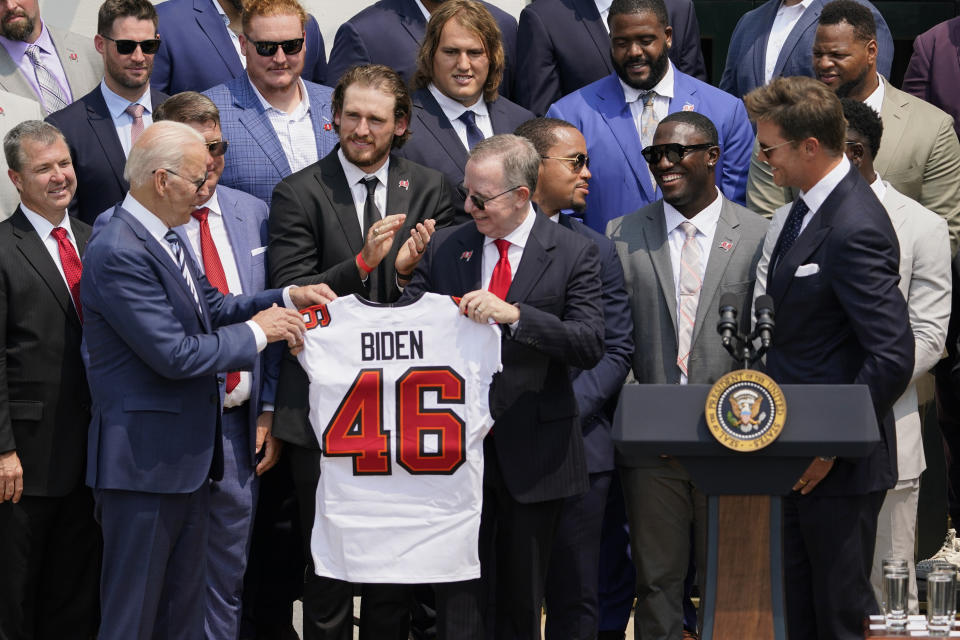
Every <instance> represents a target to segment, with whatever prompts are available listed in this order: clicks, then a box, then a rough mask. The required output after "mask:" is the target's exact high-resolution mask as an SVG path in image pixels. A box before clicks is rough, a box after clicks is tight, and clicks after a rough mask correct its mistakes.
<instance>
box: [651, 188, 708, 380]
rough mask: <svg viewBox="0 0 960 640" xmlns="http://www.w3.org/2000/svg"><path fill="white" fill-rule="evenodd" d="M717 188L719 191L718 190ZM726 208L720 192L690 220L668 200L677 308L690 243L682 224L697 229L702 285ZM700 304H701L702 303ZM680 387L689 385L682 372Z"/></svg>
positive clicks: (666, 212) (665, 214) (666, 217)
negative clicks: (683, 258)
mask: <svg viewBox="0 0 960 640" xmlns="http://www.w3.org/2000/svg"><path fill="white" fill-rule="evenodd" d="M714 188H716V187H714ZM722 207H723V197H722V196H721V195H720V190H719V189H717V194H716V197H715V198H714V200H713V202H711V203H710V204H708V205H707V206H706V207H704V208H703V210H702V211H700V212H699V213H698V214H697V215H695V216H693V217H692V218H690V219H689V220H688V219H687V218H685V217H684V216H683V214H682V213H680V212H679V211H677V210H676V209H675V208H674V207H673V205H671V204H670V203H669V202H667V201H666V200H664V201H663V217H664V222H665V224H666V229H667V245H668V246H669V247H670V267H671V269H672V270H673V287H674V294H675V296H676V298H675V301H676V308H677V309H679V308H680V254H681V252H682V251H683V245H684V243H685V242H686V240H687V234H686V233H684V232H683V229H681V228H680V225H681V223H684V222H689V223H691V224H692V225H693V226H695V227H696V228H697V234H696V235H695V236H694V240H696V242H697V244H698V245H699V246H700V256H701V258H700V273H698V274H697V275H698V276H700V281H701V282H703V278H704V275H705V274H706V273H707V260H708V259H709V258H710V248H711V247H712V246H713V239H714V236H716V234H717V223H718V222H719V221H720V209H721V208H722ZM701 302H702V301H701ZM698 304H700V303H698ZM680 384H687V375H686V374H685V373H683V371H681V372H680Z"/></svg>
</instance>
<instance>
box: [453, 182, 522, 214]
mask: <svg viewBox="0 0 960 640" xmlns="http://www.w3.org/2000/svg"><path fill="white" fill-rule="evenodd" d="M522 186H523V185H519V184H518V185H517V186H515V187H510V188H509V189H507V190H506V191H503V192H501V193H498V194H497V195H495V196H490V197H489V198H481V197H480V196H478V195H476V194H472V193H469V192H468V191H467V188H466V187H465V186H463V185H460V186H459V187H457V192H458V193H459V194H460V196H461V197H462V198H463V199H464V200H466V199H467V198H469V199H470V202H472V203H473V206H475V207H476V208H477V209H479V210H480V211H483V210H484V209H485V208H486V206H487V203H488V202H490V201H491V200H493V199H495V198H499V197H500V196H502V195H506V194H508V193H510V192H511V191H516V190H517V189H519V188H520V187H522Z"/></svg>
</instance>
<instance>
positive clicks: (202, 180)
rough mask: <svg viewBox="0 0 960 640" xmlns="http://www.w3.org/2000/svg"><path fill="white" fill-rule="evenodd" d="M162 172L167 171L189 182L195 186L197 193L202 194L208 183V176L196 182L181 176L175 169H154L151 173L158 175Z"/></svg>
mask: <svg viewBox="0 0 960 640" xmlns="http://www.w3.org/2000/svg"><path fill="white" fill-rule="evenodd" d="M161 170H162V171H166V172H167V173H169V174H170V175H174V176H177V177H178V178H180V179H181V180H186V181H187V182H189V183H190V184H192V185H193V186H195V187H196V188H197V193H199V192H200V189H202V188H203V185H204V183H206V181H207V176H206V174H204V176H203V177H202V178H197V179H196V180H191V179H190V178H186V177H184V176H182V175H180V174H179V173H177V172H176V171H174V170H173V169H154V170H153V171H151V173H156V172H157V171H161Z"/></svg>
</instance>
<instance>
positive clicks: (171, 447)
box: [80, 122, 333, 638]
mask: <svg viewBox="0 0 960 640" xmlns="http://www.w3.org/2000/svg"><path fill="white" fill-rule="evenodd" d="M209 157H210V156H209V154H208V151H207V148H206V141H205V140H204V138H203V136H201V135H200V134H199V133H197V132H196V131H195V130H193V129H191V128H190V127H188V126H186V125H184V124H180V123H175V122H164V123H157V125H155V126H152V127H151V128H150V129H149V130H148V131H146V132H144V134H143V136H141V138H140V139H139V140H138V141H137V143H136V144H134V147H133V149H132V150H131V154H130V158H129V160H128V162H127V167H126V171H125V173H126V176H127V178H128V180H129V181H130V185H131V187H130V191H129V193H128V194H127V197H126V198H125V199H124V201H123V202H122V203H121V204H120V205H118V206H117V207H116V208H115V210H114V214H113V217H112V218H111V219H110V221H109V222H108V223H107V224H106V226H105V227H104V228H103V230H102V231H101V232H100V233H99V234H98V235H97V237H96V238H95V239H94V240H93V241H91V242H90V243H89V245H88V247H87V254H86V261H85V265H84V266H85V269H84V274H83V279H82V280H81V285H80V290H81V291H80V296H81V302H82V305H83V310H84V321H85V326H84V329H85V334H84V338H85V340H86V344H87V349H88V352H89V366H88V375H89V381H90V388H91V394H92V397H93V417H92V420H91V424H90V431H89V434H88V454H89V458H88V464H87V484H88V485H90V486H91V487H92V488H93V489H94V492H95V497H96V502H97V505H96V513H97V517H98V520H99V521H100V523H101V526H102V527H103V534H104V557H103V573H102V577H101V589H100V592H101V596H102V622H101V627H100V637H102V638H135V637H146V636H149V637H175V638H202V637H204V630H203V609H204V601H205V597H204V588H205V584H206V562H205V559H204V558H205V554H206V541H207V535H208V531H209V514H208V509H209V505H210V484H209V479H211V478H212V479H214V480H220V479H222V478H223V471H224V450H223V442H222V439H221V433H222V428H223V421H222V419H221V409H222V402H221V398H220V385H219V382H218V372H224V371H238V370H248V371H249V370H250V369H251V368H252V367H253V366H254V365H255V364H256V361H257V354H258V353H259V352H260V351H262V350H263V349H264V348H265V347H266V346H267V344H268V343H270V342H279V341H286V342H287V344H288V345H290V346H291V347H292V348H297V347H299V346H302V332H303V330H304V326H303V321H302V320H301V318H300V315H299V313H297V311H296V308H297V307H303V306H307V305H310V304H316V303H318V302H325V301H329V299H331V298H332V297H333V295H332V293H331V292H330V290H329V288H328V287H326V286H325V285H315V286H312V287H296V288H288V289H285V290H283V291H281V290H277V289H273V290H268V291H264V292H261V293H256V294H252V295H244V296H233V295H231V294H227V295H224V294H222V293H221V292H220V291H219V290H218V289H217V288H215V287H214V286H212V285H211V284H210V282H209V281H208V280H207V278H206V277H204V275H203V274H201V272H200V271H199V270H198V268H197V266H196V264H195V263H194V261H193V259H192V258H191V257H190V255H189V253H188V251H187V250H186V247H185V246H184V245H183V243H182V242H181V241H180V238H179V236H178V235H177V234H176V232H174V231H173V230H172V228H173V227H176V226H180V225H182V224H185V223H186V222H187V221H188V220H189V219H190V217H191V213H192V212H193V210H194V203H195V202H196V200H197V198H198V195H200V196H201V197H204V196H208V195H209V193H208V192H207V191H206V188H207V164H208V160H209ZM278 305H283V306H278ZM289 307H292V308H289Z"/></svg>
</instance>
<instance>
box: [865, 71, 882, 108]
mask: <svg viewBox="0 0 960 640" xmlns="http://www.w3.org/2000/svg"><path fill="white" fill-rule="evenodd" d="M863 104H865V105H867V106H868V107H870V108H871V109H873V110H874V111H876V112H877V114H879V113H880V109H881V108H882V107H883V76H881V75H880V74H879V73H878V74H877V88H876V89H874V90H873V93H871V94H870V95H869V96H867V99H866V100H864V101H863Z"/></svg>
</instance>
